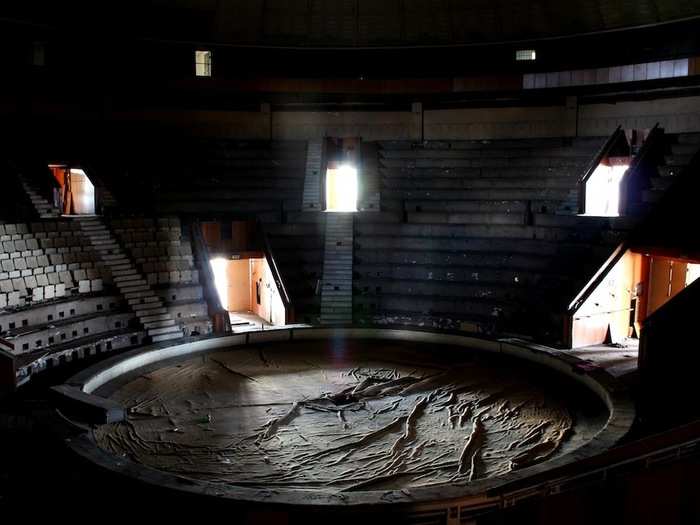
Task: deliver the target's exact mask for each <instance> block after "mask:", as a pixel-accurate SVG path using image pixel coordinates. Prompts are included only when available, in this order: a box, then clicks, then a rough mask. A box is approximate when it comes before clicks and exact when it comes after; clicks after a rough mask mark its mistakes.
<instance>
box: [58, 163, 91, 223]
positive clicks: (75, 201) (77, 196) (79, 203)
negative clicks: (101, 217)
mask: <svg viewBox="0 0 700 525" xmlns="http://www.w3.org/2000/svg"><path fill="white" fill-rule="evenodd" d="M49 169H50V170H51V173H52V174H53V176H54V178H55V179H56V181H57V182H58V185H59V189H58V191H57V192H56V194H55V195H54V204H55V205H56V206H57V207H58V208H60V209H61V212H62V213H63V214H64V215H94V213H95V186H94V185H93V184H92V182H91V181H90V178H89V177H88V176H87V173H85V171H84V170H82V169H80V168H69V167H68V166H65V165H61V164H49Z"/></svg>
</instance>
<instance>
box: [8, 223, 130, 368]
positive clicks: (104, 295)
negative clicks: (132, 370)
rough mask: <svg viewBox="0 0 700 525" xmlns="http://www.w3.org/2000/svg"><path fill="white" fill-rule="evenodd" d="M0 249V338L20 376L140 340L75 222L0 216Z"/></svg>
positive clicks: (92, 249)
mask: <svg viewBox="0 0 700 525" xmlns="http://www.w3.org/2000/svg"><path fill="white" fill-rule="evenodd" d="M0 250H1V251H0V267H1V269H2V271H0V338H1V339H2V343H3V347H4V348H5V349H9V350H10V351H11V353H12V354H13V355H15V356H17V358H18V366H17V370H18V375H19V376H20V379H22V378H26V377H28V376H29V375H31V374H32V373H35V372H37V371H40V370H43V369H44V368H46V367H47V366H51V365H52V364H56V363H58V362H59V361H60V360H65V359H69V358H73V357H76V358H77V357H84V356H86V355H91V354H94V353H97V352H101V351H108V350H114V349H117V348H124V347H128V346H133V345H136V344H139V343H140V342H141V341H142V333H141V330H140V329H138V328H137V327H134V326H133V325H134V315H133V313H130V312H128V311H127V310H126V308H125V306H124V304H123V302H122V299H121V297H120V296H119V295H118V294H116V293H115V292H114V291H113V289H112V288H111V286H110V284H111V275H110V273H109V271H108V269H107V268H105V267H104V266H103V264H102V263H101V261H100V259H99V257H97V255H96V253H95V251H94V248H93V246H92V244H91V243H90V241H89V239H87V238H86V237H85V236H84V235H83V233H82V232H81V230H80V227H79V225H78V223H77V222H75V221H70V220H57V219H56V220H44V221H41V222H35V223H31V224H25V223H18V224H15V223H10V224H8V223H6V224H0Z"/></svg>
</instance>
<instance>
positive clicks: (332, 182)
mask: <svg viewBox="0 0 700 525" xmlns="http://www.w3.org/2000/svg"><path fill="white" fill-rule="evenodd" d="M326 211H357V169H356V168H354V167H352V166H350V165H347V164H343V165H341V166H338V167H337V168H328V171H326Z"/></svg>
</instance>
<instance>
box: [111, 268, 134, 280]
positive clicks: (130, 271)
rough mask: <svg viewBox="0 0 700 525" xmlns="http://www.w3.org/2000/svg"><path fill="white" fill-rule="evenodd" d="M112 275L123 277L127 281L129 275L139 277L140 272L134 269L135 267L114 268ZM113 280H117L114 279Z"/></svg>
mask: <svg viewBox="0 0 700 525" xmlns="http://www.w3.org/2000/svg"><path fill="white" fill-rule="evenodd" d="M112 277H124V278H125V279H124V281H129V280H130V279H128V278H129V277H140V274H139V273H138V272H137V271H136V268H133V267H132V268H129V269H126V270H115V271H113V272H112ZM114 282H118V281H117V279H114Z"/></svg>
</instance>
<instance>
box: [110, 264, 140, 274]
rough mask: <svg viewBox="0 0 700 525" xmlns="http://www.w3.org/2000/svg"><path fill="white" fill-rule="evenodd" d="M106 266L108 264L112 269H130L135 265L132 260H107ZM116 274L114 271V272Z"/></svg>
mask: <svg viewBox="0 0 700 525" xmlns="http://www.w3.org/2000/svg"><path fill="white" fill-rule="evenodd" d="M105 266H107V267H108V268H109V269H110V270H112V271H114V270H130V269H131V268H133V267H134V265H133V264H131V263H130V262H123V261H118V262H115V263H112V264H110V263H109V262H105ZM112 275H114V273H113V274H112Z"/></svg>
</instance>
